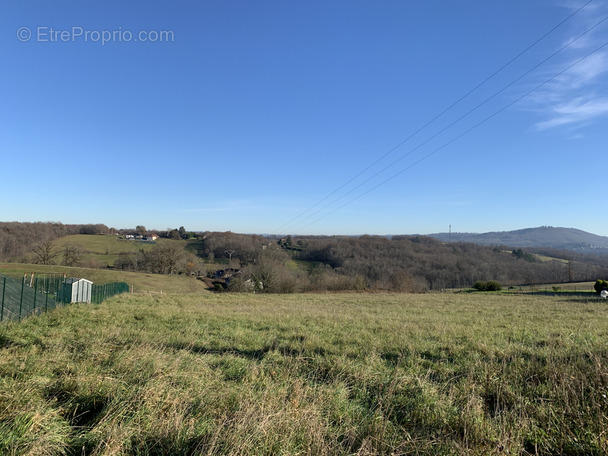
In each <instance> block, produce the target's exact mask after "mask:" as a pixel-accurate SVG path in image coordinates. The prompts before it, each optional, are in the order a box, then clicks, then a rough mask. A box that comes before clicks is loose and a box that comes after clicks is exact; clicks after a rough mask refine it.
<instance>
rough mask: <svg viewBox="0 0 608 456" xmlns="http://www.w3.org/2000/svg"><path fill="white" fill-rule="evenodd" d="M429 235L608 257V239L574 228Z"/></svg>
mask: <svg viewBox="0 0 608 456" xmlns="http://www.w3.org/2000/svg"><path fill="white" fill-rule="evenodd" d="M429 236H431V237H433V238H436V239H439V240H441V241H443V242H448V241H451V242H470V243H473V244H481V245H495V246H497V245H506V246H510V247H523V248H531V247H549V248H554V249H562V250H574V251H576V252H581V253H602V254H604V253H605V254H608V237H606V236H598V235H596V234H592V233H588V232H586V231H582V230H578V229H576V228H560V227H552V226H541V227H538V228H525V229H521V230H514V231H493V232H489V233H451V234H449V233H434V234H429Z"/></svg>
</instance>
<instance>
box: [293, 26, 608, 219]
mask: <svg viewBox="0 0 608 456" xmlns="http://www.w3.org/2000/svg"><path fill="white" fill-rule="evenodd" d="M606 21H608V16H606V17H604V18H603V19H601V20H600V21H599V22H597V23H595V24H594V25H593V26H592V27H590V28H588V29H587V30H585V31H584V32H583V33H581V34H580V35H578V36H577V37H576V38H573V39H572V40H570V41H569V42H568V43H566V44H564V45H563V46H562V47H561V48H559V49H558V50H557V51H555V52H553V53H552V54H551V55H549V56H548V57H546V58H544V59H543V60H542V61H540V62H539V63H537V64H536V65H534V66H533V67H532V68H530V69H529V70H527V71H526V72H525V73H523V74H522V75H520V76H518V77H517V78H515V79H514V80H513V81H511V82H510V83H509V84H507V85H506V86H504V87H503V88H502V89H500V90H499V91H497V92H495V93H494V94H493V95H491V96H490V97H488V98H486V99H485V100H483V101H482V102H481V103H479V104H477V105H476V106H475V107H473V108H472V109H470V110H469V111H467V112H466V113H464V114H463V115H461V116H460V117H458V118H457V119H456V120H454V121H452V122H451V123H450V124H448V125H447V126H445V127H444V128H442V129H441V130H439V131H438V132H436V133H435V134H433V135H432V136H431V137H429V138H427V139H426V140H424V141H423V142H421V143H420V144H418V145H417V146H416V147H414V148H413V149H410V150H409V151H408V152H406V153H405V154H403V155H402V156H401V157H399V158H398V159H396V160H394V161H393V162H391V163H389V164H388V165H386V166H385V167H384V168H382V169H381V170H379V171H377V172H376V173H375V174H373V175H372V176H370V177H368V178H367V179H366V180H364V181H363V182H361V183H359V184H358V185H356V186H355V187H353V188H352V189H350V190H349V191H347V192H346V193H343V194H342V195H341V196H339V197H338V198H336V199H334V200H333V201H331V202H330V203H328V204H326V205H325V206H323V207H321V208H320V209H318V210H316V211H315V212H313V213H312V214H310V215H308V216H307V217H305V218H303V219H302V220H300V221H299V222H298V223H296V224H294V225H293V226H294V228H295V227H296V226H298V225H299V224H301V223H303V222H305V221H306V220H308V219H310V218H311V217H314V216H315V215H317V214H318V213H319V212H321V211H323V210H324V209H327V208H328V207H330V206H332V205H334V204H335V203H337V202H338V201H340V200H341V199H343V198H345V197H346V196H348V195H350V194H351V193H353V192H354V191H355V190H358V189H359V188H361V187H362V186H364V185H365V184H367V183H368V182H370V181H371V180H372V179H374V178H376V177H377V176H379V175H380V174H382V173H384V172H385V171H387V170H388V169H390V168H392V167H393V166H395V165H396V164H397V163H399V162H400V161H402V160H403V159H405V158H407V157H408V156H410V155H411V154H412V153H414V152H415V151H417V150H418V149H420V148H421V147H423V146H425V145H426V144H428V143H429V142H430V141H432V140H433V139H435V138H437V137H438V136H440V135H441V134H443V133H445V132H446V131H447V130H448V129H450V128H452V127H453V126H454V125H456V124H458V123H459V122H461V121H462V120H464V119H465V118H466V117H468V116H469V115H471V114H472V113H473V112H475V111H477V110H478V109H479V108H481V107H482V106H483V105H485V104H486V103H488V102H489V101H490V100H493V99H494V98H496V97H497V96H498V95H500V94H501V93H503V92H504V91H505V90H507V89H508V88H509V87H511V86H513V85H514V84H516V83H517V82H519V81H521V80H522V79H523V78H524V77H526V76H528V75H529V74H530V73H532V72H533V71H534V70H536V69H538V68H539V67H540V66H542V65H544V64H545V63H547V62H548V61H549V60H550V59H552V58H553V57H555V56H556V55H557V54H559V53H560V52H562V51H563V50H564V49H566V48H568V47H570V46H571V45H572V44H574V43H575V42H576V41H578V40H579V39H581V38H582V37H583V36H585V35H587V34H588V33H590V32H591V31H592V30H594V29H595V28H597V27H599V26H600V25H601V24H603V23H604V22H606Z"/></svg>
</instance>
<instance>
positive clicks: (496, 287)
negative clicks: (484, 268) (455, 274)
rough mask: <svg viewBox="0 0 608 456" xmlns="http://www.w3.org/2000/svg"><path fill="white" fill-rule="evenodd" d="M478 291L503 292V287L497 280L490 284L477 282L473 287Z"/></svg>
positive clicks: (491, 281) (489, 282)
mask: <svg viewBox="0 0 608 456" xmlns="http://www.w3.org/2000/svg"><path fill="white" fill-rule="evenodd" d="M473 288H475V289H476V290H477V291H500V290H502V285H501V284H500V282H497V281H495V280H490V281H488V282H481V281H480V282H475V284H474V285H473Z"/></svg>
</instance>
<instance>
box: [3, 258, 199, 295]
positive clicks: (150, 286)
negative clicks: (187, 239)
mask: <svg viewBox="0 0 608 456" xmlns="http://www.w3.org/2000/svg"><path fill="white" fill-rule="evenodd" d="M26 272H27V273H28V274H31V273H35V274H66V276H67V277H83V278H85V279H88V280H91V281H92V282H94V283H96V284H98V285H101V284H104V283H109V282H126V283H128V284H129V286H131V287H132V288H133V290H134V292H135V293H161V292H162V293H193V292H203V291H205V290H206V285H205V283H204V282H202V281H200V280H197V279H196V278H194V277H187V276H181V275H180V276H169V275H163V274H146V273H138V272H125V271H117V270H110V269H96V268H79V267H68V266H54V265H48V266H45V265H40V264H20V263H2V264H0V274H4V275H6V276H9V277H15V278H21V277H23V274H24V273H26Z"/></svg>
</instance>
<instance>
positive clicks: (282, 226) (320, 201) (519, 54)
mask: <svg viewBox="0 0 608 456" xmlns="http://www.w3.org/2000/svg"><path fill="white" fill-rule="evenodd" d="M592 1H593V0H588V1H587V2H586V3H584V4H583V5H582V6H580V7H579V8H578V9H576V10H575V11H574V12H572V13H571V14H570V15H569V16H567V17H566V18H565V19H563V20H562V21H561V22H559V23H558V24H557V25H555V26H554V27H553V28H551V29H550V30H549V31H548V32H546V33H545V34H544V35H542V36H541V37H540V38H538V39H536V40H535V41H534V42H533V43H532V44H530V45H528V46H527V47H526V48H525V49H524V50H522V51H521V52H519V53H518V54H517V55H516V56H515V57H513V58H512V59H510V60H509V61H508V62H506V63H505V64H504V65H502V66H501V67H500V68H498V69H497V70H496V71H494V72H493V73H492V74H491V75H490V76H488V77H486V78H485V79H484V80H483V81H481V82H480V83H478V84H477V85H476V86H474V87H473V88H472V89H471V90H469V91H468V92H467V93H465V94H464V95H462V96H461V97H460V98H458V99H457V100H456V101H454V102H453V103H452V104H450V105H449V106H448V107H447V108H445V109H444V110H443V111H441V112H440V113H439V114H437V115H436V116H434V117H433V118H432V119H431V120H429V121H428V122H427V123H425V124H424V125H422V126H421V127H419V128H418V129H417V130H416V131H414V132H413V133H411V134H410V135H409V136H408V137H407V138H405V139H404V140H403V141H401V142H400V143H399V144H397V145H396V146H394V147H393V148H391V149H390V150H389V151H387V152H386V153H384V154H383V155H382V156H380V157H379V158H377V159H376V160H375V161H373V162H372V163H371V164H369V165H368V166H367V167H366V168H364V169H363V170H361V171H360V172H359V173H357V174H356V175H355V176H353V177H351V178H350V179H348V180H347V181H346V182H344V184H342V185H341V186H340V187H338V188H336V189H335V190H333V191H332V192H331V193H329V194H328V195H326V196H325V197H323V198H322V199H320V200H319V201H317V202H316V203H315V204H314V205H312V206H311V207H309V208H308V209H306V210H304V211H303V212H301V213H300V214H298V215H297V216H296V217H294V218H292V219H291V220H289V221H288V222H286V223H284V224H283V225H281V226H280V227H278V228H277V229H276V230H274V232H275V233H278V232H279V231H280V230H282V229H283V228H285V227H287V226H290V225H291V224H292V223H293V222H295V221H296V220H297V219H299V218H300V217H302V216H303V215H304V214H306V213H308V212H310V211H311V210H313V209H314V208H315V207H317V206H318V205H319V204H321V203H323V202H324V201H325V200H327V199H328V198H330V197H332V196H333V195H335V194H336V193H337V192H339V191H340V190H342V189H343V188H344V187H346V186H347V185H348V184H350V183H351V182H352V181H354V180H355V179H357V178H358V177H360V176H361V175H362V174H364V173H365V172H366V171H368V170H369V169H370V168H372V167H373V166H375V165H376V164H378V163H379V162H380V161H382V160H383V159H384V158H386V157H387V156H388V155H390V154H392V153H393V152H394V151H395V150H397V149H398V148H400V147H401V146H403V145H404V144H405V143H407V142H408V141H410V140H411V139H412V138H414V137H415V136H416V135H417V134H418V133H420V132H421V131H423V130H424V129H426V128H427V127H428V126H430V125H431V124H432V123H434V122H435V121H436V120H438V119H439V118H440V117H442V116H444V115H445V114H447V113H448V112H449V111H450V110H452V108H454V107H455V106H456V105H458V104H459V103H460V102H462V101H463V100H464V99H465V98H467V97H468V96H469V95H471V94H472V93H473V92H475V91H476V90H478V89H479V88H480V87H482V86H483V85H484V84H486V83H487V82H488V81H490V80H491V79H493V78H494V77H495V76H496V75H498V74H499V73H500V72H502V71H503V70H504V69H505V68H507V67H508V66H509V65H511V64H512V63H513V62H515V61H516V60H517V59H519V58H520V57H521V56H522V55H524V54H525V53H526V52H528V51H529V50H530V49H532V48H533V47H534V46H536V45H537V44H538V43H540V42H541V41H542V40H544V39H545V38H546V37H547V36H549V35H550V34H551V33H553V32H554V31H555V30H557V29H558V28H559V27H561V26H562V25H563V24H565V23H566V22H567V21H568V20H570V19H571V18H572V17H574V16H575V15H576V14H578V13H579V12H580V11H582V10H583V9H584V8H585V7H587V5H589V4H590V3H591V2H592ZM307 218H308V217H307ZM299 223H301V222H299Z"/></svg>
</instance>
